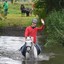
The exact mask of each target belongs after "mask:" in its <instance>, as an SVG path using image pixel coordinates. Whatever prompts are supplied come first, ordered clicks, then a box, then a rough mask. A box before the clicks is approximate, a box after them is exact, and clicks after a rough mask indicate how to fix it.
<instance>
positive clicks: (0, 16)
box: [0, 4, 3, 20]
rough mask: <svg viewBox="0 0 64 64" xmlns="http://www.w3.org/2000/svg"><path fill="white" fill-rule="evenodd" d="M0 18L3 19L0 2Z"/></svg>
mask: <svg viewBox="0 0 64 64" xmlns="http://www.w3.org/2000/svg"><path fill="white" fill-rule="evenodd" d="M2 19H3V7H2V5H1V4H0V20H2Z"/></svg>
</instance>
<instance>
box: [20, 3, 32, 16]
mask: <svg viewBox="0 0 64 64" xmlns="http://www.w3.org/2000/svg"><path fill="white" fill-rule="evenodd" d="M20 10H21V13H26V16H29V15H30V14H31V13H32V9H30V8H25V6H24V5H23V4H21V6H20Z"/></svg>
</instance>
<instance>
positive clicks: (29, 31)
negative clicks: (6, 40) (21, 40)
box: [25, 25, 44, 43]
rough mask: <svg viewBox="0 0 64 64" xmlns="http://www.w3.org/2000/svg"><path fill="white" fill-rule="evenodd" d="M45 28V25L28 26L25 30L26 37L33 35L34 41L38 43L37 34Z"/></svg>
mask: <svg viewBox="0 0 64 64" xmlns="http://www.w3.org/2000/svg"><path fill="white" fill-rule="evenodd" d="M42 29H44V25H43V26H41V27H36V28H32V27H31V26H28V27H27V28H26V30H25V37H27V36H31V37H33V39H34V40H33V42H34V43H36V35H37V31H39V30H42Z"/></svg>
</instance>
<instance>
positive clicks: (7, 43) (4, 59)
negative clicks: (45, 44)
mask: <svg viewBox="0 0 64 64" xmlns="http://www.w3.org/2000/svg"><path fill="white" fill-rule="evenodd" d="M24 43H25V39H24V37H14V36H0V64H39V63H40V64H42V62H43V61H49V60H50V58H52V57H53V56H54V53H41V54H40V55H39V56H38V58H37V60H35V61H34V60H30V61H28V62H26V60H24V57H23V56H22V54H21V52H20V51H19V49H20V47H21V46H23V45H24Z"/></svg>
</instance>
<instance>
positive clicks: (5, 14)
mask: <svg viewBox="0 0 64 64" xmlns="http://www.w3.org/2000/svg"><path fill="white" fill-rule="evenodd" d="M3 7H4V16H7V13H8V2H7V0H5V2H4V4H3Z"/></svg>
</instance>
